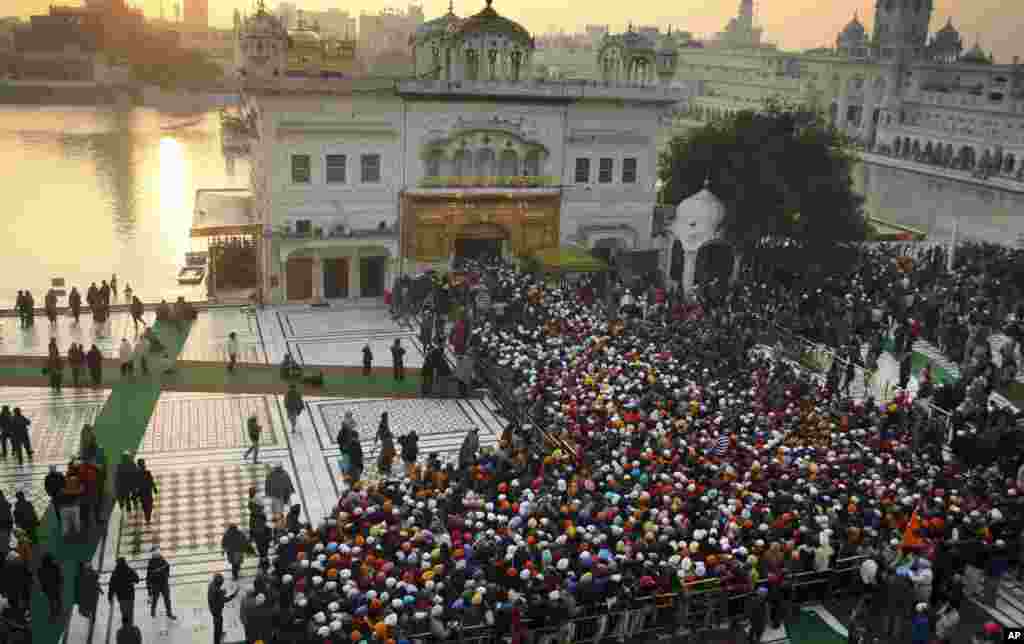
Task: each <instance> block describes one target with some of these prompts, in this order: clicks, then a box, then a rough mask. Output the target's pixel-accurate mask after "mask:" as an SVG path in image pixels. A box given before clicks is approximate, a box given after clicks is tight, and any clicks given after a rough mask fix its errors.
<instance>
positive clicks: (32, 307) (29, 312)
mask: <svg viewBox="0 0 1024 644" xmlns="http://www.w3.org/2000/svg"><path fill="white" fill-rule="evenodd" d="M35 323H36V299H35V298H34V297H32V291H25V326H26V327H30V326H35Z"/></svg>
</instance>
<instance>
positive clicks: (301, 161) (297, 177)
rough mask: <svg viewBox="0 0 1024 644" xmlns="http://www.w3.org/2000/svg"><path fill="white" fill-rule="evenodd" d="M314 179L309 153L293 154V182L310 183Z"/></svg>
mask: <svg viewBox="0 0 1024 644" xmlns="http://www.w3.org/2000/svg"><path fill="white" fill-rule="evenodd" d="M311 180H312V176H311V173H310V163H309V155H308V154H293V155H292V183H309V182H310V181H311Z"/></svg>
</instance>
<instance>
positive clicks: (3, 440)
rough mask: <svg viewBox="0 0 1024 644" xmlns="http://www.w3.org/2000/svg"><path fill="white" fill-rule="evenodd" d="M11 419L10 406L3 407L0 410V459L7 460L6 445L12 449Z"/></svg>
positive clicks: (12, 417)
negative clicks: (0, 449) (0, 450)
mask: <svg viewBox="0 0 1024 644" xmlns="http://www.w3.org/2000/svg"><path fill="white" fill-rule="evenodd" d="M13 419H14V416H12V415H11V407H10V405H4V406H3V408H0V448H2V449H3V451H2V452H0V457H2V458H4V459H6V458H7V446H8V444H10V446H11V447H12V448H13V447H14V434H13V425H12V423H11V421H12V420H13Z"/></svg>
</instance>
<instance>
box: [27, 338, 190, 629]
mask: <svg viewBox="0 0 1024 644" xmlns="http://www.w3.org/2000/svg"><path fill="white" fill-rule="evenodd" d="M190 329H191V325H188V326H186V327H185V328H184V330H183V331H179V330H178V329H176V328H175V327H174V326H172V325H169V324H162V323H160V322H157V323H156V324H155V325H154V326H153V331H154V332H155V333H156V335H157V337H159V338H160V341H161V342H163V343H164V345H165V346H166V347H167V352H168V354H169V355H172V356H177V355H179V354H180V353H181V349H182V347H184V346H185V339H186V338H187V337H188V332H189V330H190ZM161 384H162V383H161V381H160V379H159V378H158V377H156V376H153V377H150V378H146V377H140V378H137V379H126V380H121V381H119V382H116V383H115V384H114V385H113V387H112V389H111V391H110V397H109V398H108V399H107V402H106V405H104V407H103V410H102V411H101V412H100V414H99V416H98V417H97V418H96V422H95V423H94V427H95V429H96V437H97V439H98V442H99V444H100V446H101V447H102V448H103V451H104V454H105V455H106V460H107V464H108V470H107V482H106V488H107V490H106V492H107V497H108V498H109V496H110V491H111V489H112V487H113V480H114V477H113V471H112V467H111V465H110V464H111V463H117V462H118V461H119V460H120V454H121V453H122V452H124V451H125V450H130V451H133V452H134V451H136V450H137V449H138V447H139V445H140V444H141V442H142V436H143V434H145V433H146V427H147V426H148V425H149V418H150V416H151V415H152V414H153V410H154V409H155V408H156V403H157V399H159V397H160V388H161ZM40 532H41V534H40V541H41V544H40V548H41V549H43V550H42V551H41V552H40V553H39V556H41V554H42V552H45V551H49V552H52V553H53V554H54V555H55V556H56V558H57V560H58V561H60V562H61V564H62V566H63V569H64V608H65V611H67V610H68V609H69V608H70V607H71V605H72V602H73V600H74V596H75V593H74V589H75V585H76V581H77V577H78V564H79V562H82V561H90V560H91V559H92V558H93V555H94V554H95V553H96V547H97V545H98V544H99V541H100V539H101V537H102V535H103V533H104V531H103V530H98V529H95V528H94V529H93V530H92V531H91V532H90V533H89V536H88V537H87V538H85V539H84V541H83V542H82V543H65V541H64V537H63V536H62V535H61V529H60V525H59V524H58V522H57V518H56V516H55V514H54V510H53V506H52V505H51V506H50V507H49V508H47V511H46V515H45V517H44V519H43V525H42V526H41V528H40ZM104 600H105V598H101V601H104ZM65 625H66V619H65V620H61V621H59V622H57V623H52V622H50V620H49V609H48V604H47V601H46V598H45V597H44V596H43V594H42V593H41V592H40V591H39V589H38V586H37V587H36V590H35V592H34V593H33V595H32V641H33V642H34V644H56V643H57V642H59V641H60V639H61V634H62V633H63V630H64V627H65Z"/></svg>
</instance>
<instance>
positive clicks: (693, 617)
mask: <svg viewBox="0 0 1024 644" xmlns="http://www.w3.org/2000/svg"><path fill="white" fill-rule="evenodd" d="M866 558H867V557H866V556H852V557H845V558H839V559H837V560H836V561H835V563H834V565H833V567H832V568H830V569H828V570H824V571H820V572H817V571H811V572H799V573H790V574H788V575H787V576H786V577H785V579H784V581H783V584H782V586H781V587H780V590H779V591H778V592H779V594H778V597H777V598H776V599H775V600H774V601H781V604H782V606H781V609H782V611H783V613H784V614H793V613H794V612H795V611H796V610H797V609H798V608H799V606H801V605H804V604H810V603H820V602H822V601H823V600H825V599H826V598H835V597H845V596H851V595H855V594H857V593H859V592H860V589H861V588H862V584H861V583H860V576H859V572H860V566H861V564H862V563H863V562H864V560H865V559H866ZM748 588H749V587H748ZM753 597H754V592H753V591H752V590H743V591H731V590H728V589H724V588H722V587H721V580H719V579H717V578H712V579H704V580H701V581H697V582H693V583H687V584H685V585H684V586H683V588H682V590H681V591H680V592H676V593H665V594H655V595H646V596H640V597H636V598H634V599H632V600H620V601H619V602H618V603H617V604H615V605H613V606H612V607H610V608H609V607H608V606H607V605H606V604H603V603H602V604H598V605H592V606H587V607H582V608H581V614H579V615H577V616H575V617H572V618H570V619H567V620H565V621H564V622H557V623H553V624H552V623H548V624H543V625H538V624H534V623H531V622H530V621H528V620H526V619H524V620H523V622H522V627H523V630H524V632H527V633H529V635H530V637H529V638H528V640H529V641H531V642H534V643H535V644H599V642H604V641H609V640H617V641H619V642H643V641H654V640H657V639H659V638H661V637H665V636H671V637H683V638H688V639H683V640H682V641H692V642H699V641H703V639H704V638H705V637H707V636H709V635H710V634H713V633H724V632H734V633H736V634H739V632H741V630H742V629H744V628H745V624H746V622H747V615H748V606H749V603H750V601H752V600H753ZM511 635H512V633H510V632H507V631H506V630H499V629H497V628H495V627H493V626H487V625H474V626H471V627H464V628H456V629H455V632H454V633H452V635H451V636H450V637H449V638H448V639H447V640H443V641H447V642H459V643H460V644H500V643H502V642H508V641H509V640H510V637H511ZM404 636H405V638H406V639H409V640H410V641H411V642H414V643H416V644H435V643H436V644H440V643H441V641H442V640H440V639H437V638H434V637H433V636H432V635H430V634H428V633H421V634H404ZM676 641H680V640H678V639H677V640H676Z"/></svg>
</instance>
